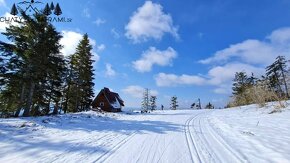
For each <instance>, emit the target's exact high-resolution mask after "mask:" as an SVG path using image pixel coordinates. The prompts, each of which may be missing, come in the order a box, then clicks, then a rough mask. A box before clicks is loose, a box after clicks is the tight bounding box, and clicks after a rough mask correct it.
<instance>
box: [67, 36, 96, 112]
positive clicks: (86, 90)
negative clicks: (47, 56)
mask: <svg viewBox="0 0 290 163" xmlns="http://www.w3.org/2000/svg"><path fill="white" fill-rule="evenodd" d="M91 50H92V46H91V45H90V41H89V37H88V35H87V34H85V35H84V36H83V39H82V40H81V41H80V43H79V44H78V46H77V48H76V52H75V54H73V55H72V56H71V57H70V68H69V71H70V72H69V73H70V75H69V78H70V79H69V80H68V82H69V83H68V88H67V92H66V93H67V94H68V97H67V100H68V101H67V102H68V104H67V107H68V109H69V111H72V112H77V111H84V110H88V109H89V108H90V105H91V102H92V98H93V96H94V91H93V87H94V83H93V80H94V77H93V76H94V72H93V71H94V70H93V59H92V57H93V55H92V53H91Z"/></svg>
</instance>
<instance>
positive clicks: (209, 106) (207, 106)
mask: <svg viewBox="0 0 290 163" xmlns="http://www.w3.org/2000/svg"><path fill="white" fill-rule="evenodd" d="M205 108H206V109H214V106H213V105H212V104H211V103H210V102H209V103H208V104H207V105H206V106H205Z"/></svg>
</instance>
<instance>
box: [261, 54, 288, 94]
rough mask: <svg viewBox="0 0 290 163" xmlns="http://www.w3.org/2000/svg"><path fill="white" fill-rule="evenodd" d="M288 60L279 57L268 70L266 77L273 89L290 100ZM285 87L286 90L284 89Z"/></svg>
mask: <svg viewBox="0 0 290 163" xmlns="http://www.w3.org/2000/svg"><path fill="white" fill-rule="evenodd" d="M286 62H287V61H286V59H285V57H284V56H278V57H277V58H276V60H275V62H274V63H272V64H271V65H269V66H268V67H267V68H266V75H267V77H268V78H269V80H270V84H271V87H272V88H273V89H274V90H275V91H276V92H277V93H278V94H279V95H280V96H281V97H283V96H284V95H286V97H287V98H289V93H288V85H287V82H286V67H287V66H286ZM282 85H283V86H284V90H283V89H282Z"/></svg>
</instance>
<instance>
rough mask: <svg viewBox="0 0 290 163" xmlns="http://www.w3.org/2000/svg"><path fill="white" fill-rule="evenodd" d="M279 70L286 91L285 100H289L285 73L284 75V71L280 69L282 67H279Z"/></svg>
mask: <svg viewBox="0 0 290 163" xmlns="http://www.w3.org/2000/svg"><path fill="white" fill-rule="evenodd" d="M280 68H281V72H282V77H283V82H284V85H285V89H286V96H287V98H288V99H289V98H290V97H289V93H288V86H287V82H286V77H285V73H284V70H283V68H282V66H280Z"/></svg>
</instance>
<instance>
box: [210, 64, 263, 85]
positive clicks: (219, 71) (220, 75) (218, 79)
mask: <svg viewBox="0 0 290 163" xmlns="http://www.w3.org/2000/svg"><path fill="white" fill-rule="evenodd" d="M241 71H244V72H246V73H247V74H248V75H251V74H252V73H254V75H255V76H260V75H262V74H264V73H265V69H264V68H262V67H255V66H252V65H249V64H243V63H229V64H226V65H224V66H216V67H214V68H212V69H210V70H209V72H208V76H209V78H210V79H209V81H208V83H209V84H211V85H221V84H224V83H230V84H231V81H232V80H233V78H234V76H235V73H236V72H241Z"/></svg>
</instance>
